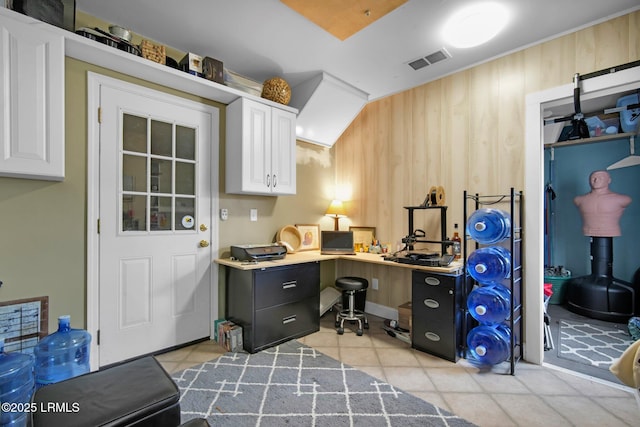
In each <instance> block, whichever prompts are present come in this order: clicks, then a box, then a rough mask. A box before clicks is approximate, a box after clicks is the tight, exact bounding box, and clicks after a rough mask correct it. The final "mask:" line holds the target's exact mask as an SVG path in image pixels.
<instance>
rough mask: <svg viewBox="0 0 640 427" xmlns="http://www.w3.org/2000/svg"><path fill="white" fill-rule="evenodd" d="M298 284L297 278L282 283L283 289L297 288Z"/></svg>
mask: <svg viewBox="0 0 640 427" xmlns="http://www.w3.org/2000/svg"><path fill="white" fill-rule="evenodd" d="M296 286H298V282H296V281H295V280H292V281H290V282H284V283H283V284H282V289H291V288H295V287H296Z"/></svg>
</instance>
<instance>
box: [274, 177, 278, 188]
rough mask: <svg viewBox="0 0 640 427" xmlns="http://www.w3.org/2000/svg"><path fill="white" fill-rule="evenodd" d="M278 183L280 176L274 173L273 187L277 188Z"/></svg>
mask: <svg viewBox="0 0 640 427" xmlns="http://www.w3.org/2000/svg"><path fill="white" fill-rule="evenodd" d="M276 185H278V177H277V176H275V175H273V188H276Z"/></svg>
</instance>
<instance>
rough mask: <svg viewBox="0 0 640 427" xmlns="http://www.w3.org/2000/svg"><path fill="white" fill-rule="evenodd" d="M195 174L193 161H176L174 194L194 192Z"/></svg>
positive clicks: (190, 193)
mask: <svg viewBox="0 0 640 427" xmlns="http://www.w3.org/2000/svg"><path fill="white" fill-rule="evenodd" d="M195 174H196V165H194V164H193V163H185V162H176V194H188V195H190V196H193V195H195V194H196V186H195Z"/></svg>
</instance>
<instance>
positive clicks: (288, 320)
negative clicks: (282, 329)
mask: <svg viewBox="0 0 640 427" xmlns="http://www.w3.org/2000/svg"><path fill="white" fill-rule="evenodd" d="M295 321H296V315H295V314H294V315H293V316H287V317H283V318H282V324H283V325H286V324H287V323H291V322H295Z"/></svg>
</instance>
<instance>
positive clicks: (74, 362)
mask: <svg viewBox="0 0 640 427" xmlns="http://www.w3.org/2000/svg"><path fill="white" fill-rule="evenodd" d="M90 345H91V335H90V334H89V332H87V331H85V330H82V329H72V328H71V318H70V316H60V317H59V318H58V331H57V332H54V333H53V334H51V335H48V336H46V337H44V338H43V339H41V340H40V342H38V344H37V345H36V346H35V348H34V350H33V354H34V355H35V358H36V361H35V369H34V372H35V381H36V388H40V387H42V386H45V385H47V384H53V383H57V382H59V381H62V380H66V379H68V378H73V377H76V376H78V375H82V374H86V373H87V372H89V371H90V370H91V369H90V366H89V350H90Z"/></svg>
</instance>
